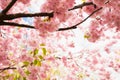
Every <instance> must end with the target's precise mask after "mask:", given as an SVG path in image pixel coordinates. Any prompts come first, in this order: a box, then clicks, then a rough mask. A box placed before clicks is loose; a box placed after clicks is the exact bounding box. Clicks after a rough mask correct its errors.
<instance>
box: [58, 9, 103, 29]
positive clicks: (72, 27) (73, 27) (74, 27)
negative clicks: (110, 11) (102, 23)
mask: <svg viewBox="0 0 120 80" xmlns="http://www.w3.org/2000/svg"><path fill="white" fill-rule="evenodd" d="M101 9H102V7H100V8H98V9H96V10H95V11H93V12H92V13H91V14H90V15H89V16H87V17H86V18H85V19H83V20H82V21H81V22H79V23H77V24H75V25H73V26H71V27H67V28H59V29H58V31H64V30H70V29H76V28H77V26H78V25H80V24H82V23H83V22H85V21H86V20H87V19H88V18H89V17H91V16H92V15H93V14H95V13H96V12H98V11H99V10H101Z"/></svg>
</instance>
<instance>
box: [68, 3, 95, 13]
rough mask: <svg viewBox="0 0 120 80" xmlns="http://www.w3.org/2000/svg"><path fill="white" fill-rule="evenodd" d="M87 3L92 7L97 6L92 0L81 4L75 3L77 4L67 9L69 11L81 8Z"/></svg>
mask: <svg viewBox="0 0 120 80" xmlns="http://www.w3.org/2000/svg"><path fill="white" fill-rule="evenodd" d="M89 5H93V6H94V8H96V7H97V6H96V5H95V4H94V3H93V2H84V3H82V4H79V5H77V6H74V7H73V8H71V9H68V11H71V10H74V9H79V8H83V7H84V6H89Z"/></svg>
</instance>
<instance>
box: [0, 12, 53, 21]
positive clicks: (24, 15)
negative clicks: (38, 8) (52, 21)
mask: <svg viewBox="0 0 120 80" xmlns="http://www.w3.org/2000/svg"><path fill="white" fill-rule="evenodd" d="M42 16H48V17H53V12H51V13H34V14H32V13H28V14H25V13H16V14H8V15H3V16H1V19H2V20H12V19H16V18H22V17H42Z"/></svg>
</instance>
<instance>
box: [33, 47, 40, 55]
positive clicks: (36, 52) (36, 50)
mask: <svg viewBox="0 0 120 80" xmlns="http://www.w3.org/2000/svg"><path fill="white" fill-rule="evenodd" d="M38 52H39V50H38V49H37V48H36V49H35V50H34V56H36V55H37V54H38Z"/></svg>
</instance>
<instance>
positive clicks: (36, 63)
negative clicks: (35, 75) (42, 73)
mask: <svg viewBox="0 0 120 80" xmlns="http://www.w3.org/2000/svg"><path fill="white" fill-rule="evenodd" d="M33 64H34V65H35V66H41V61H39V60H37V59H35V60H34V62H33Z"/></svg>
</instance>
